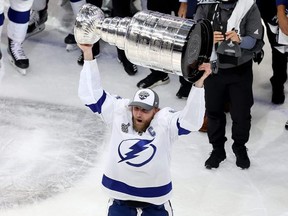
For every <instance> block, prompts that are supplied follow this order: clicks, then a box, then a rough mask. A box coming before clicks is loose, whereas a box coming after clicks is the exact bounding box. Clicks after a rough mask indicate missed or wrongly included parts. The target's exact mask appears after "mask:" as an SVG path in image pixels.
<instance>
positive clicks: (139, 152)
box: [118, 139, 157, 167]
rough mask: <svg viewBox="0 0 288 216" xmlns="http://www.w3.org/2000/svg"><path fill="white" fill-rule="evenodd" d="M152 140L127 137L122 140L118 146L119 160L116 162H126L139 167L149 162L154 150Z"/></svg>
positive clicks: (155, 149)
mask: <svg viewBox="0 0 288 216" xmlns="http://www.w3.org/2000/svg"><path fill="white" fill-rule="evenodd" d="M153 140H154V139H152V140H145V139H128V140H123V141H122V142H121V143H120V144H119V146H118V154H119V157H120V160H119V162H118V163H124V162H125V163H126V164H128V165H130V166H134V167H141V166H144V165H145V164H147V163H149V162H150V161H151V160H152V159H153V157H154V155H155V153H156V151H157V148H156V146H155V145H154V144H153V143H152V142H153Z"/></svg>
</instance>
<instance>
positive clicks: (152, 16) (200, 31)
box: [74, 4, 213, 82]
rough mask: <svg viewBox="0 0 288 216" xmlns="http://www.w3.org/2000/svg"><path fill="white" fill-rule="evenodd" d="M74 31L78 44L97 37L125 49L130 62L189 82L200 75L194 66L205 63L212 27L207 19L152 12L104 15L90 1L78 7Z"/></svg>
mask: <svg viewBox="0 0 288 216" xmlns="http://www.w3.org/2000/svg"><path fill="white" fill-rule="evenodd" d="M74 34H75V39H76V41H77V43H79V44H94V43H95V42H97V41H98V40H99V39H102V40H103V41H106V42H108V43H109V44H111V45H115V46H117V47H118V48H119V49H122V50H124V51H125V54H126V57H127V58H128V59H129V61H131V62H132V63H134V64H136V65H140V66H143V67H148V68H152V69H155V70H159V71H163V72H166V73H172V74H176V75H178V76H183V77H184V78H185V79H186V80H188V81H190V82H195V81H197V80H198V79H199V78H200V77H201V76H202V74H203V71H199V70H198V66H199V65H200V64H202V63H203V62H208V61H209V57H210V55H211V52H212V45H213V30H212V26H211V24H210V22H209V21H207V20H199V21H195V20H191V19H183V18H179V17H175V16H172V15H167V14H163V13H159V12H154V11H147V10H146V11H140V12H138V13H136V14H135V15H134V16H133V17H131V18H130V17H125V18H119V17H114V18H105V16H104V14H103V12H102V11H101V9H99V8H98V7H96V6H94V5H92V4H85V5H83V6H82V8H81V9H80V11H79V13H78V15H77V17H76V22H75V27H74Z"/></svg>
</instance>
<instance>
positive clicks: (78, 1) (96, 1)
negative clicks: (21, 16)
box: [26, 0, 102, 66]
mask: <svg viewBox="0 0 288 216" xmlns="http://www.w3.org/2000/svg"><path fill="white" fill-rule="evenodd" d="M48 3H49V0H37V1H34V3H33V5H32V12H31V16H30V20H29V26H28V29H27V36H26V38H28V37H31V36H33V35H35V34H37V33H39V32H41V31H43V30H44V29H45V22H46V21H47V20H48ZM85 3H90V4H93V5H95V6H97V7H99V8H101V7H102V0H70V4H71V7H72V10H73V14H74V15H75V16H76V15H77V13H78V11H79V10H80V8H81V7H82V6H83V5H84V4H85ZM64 42H65V43H66V44H67V47H66V50H67V51H72V50H74V49H75V48H77V44H76V40H75V37H74V32H73V30H72V31H71V33H69V34H68V35H67V36H66V37H65V39H64ZM93 54H94V56H95V57H98V56H99V55H100V44H99V41H98V42H97V43H95V44H94V45H93ZM77 63H78V64H79V65H81V66H82V65H83V63H84V62H83V54H82V53H81V54H80V56H79V58H78V59H77Z"/></svg>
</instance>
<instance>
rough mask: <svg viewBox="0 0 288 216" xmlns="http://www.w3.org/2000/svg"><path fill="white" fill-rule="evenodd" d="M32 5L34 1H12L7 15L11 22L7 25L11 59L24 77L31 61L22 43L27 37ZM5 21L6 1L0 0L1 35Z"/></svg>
mask: <svg viewBox="0 0 288 216" xmlns="http://www.w3.org/2000/svg"><path fill="white" fill-rule="evenodd" d="M32 4H33V0H26V1H16V0H10V7H9V9H8V15H7V16H8V20H9V21H8V24H7V35H8V54H9V58H10V61H11V63H12V64H13V66H15V67H16V69H17V71H18V72H20V73H21V74H23V75H25V74H26V70H27V68H28V67H29V59H28V58H27V56H26V55H25V53H24V49H23V47H22V43H23V41H24V39H25V36H26V32H27V28H28V22H29V16H30V9H31V6H32ZM3 21H4V0H0V33H1V32H2V27H3ZM0 56H2V54H1V55H0Z"/></svg>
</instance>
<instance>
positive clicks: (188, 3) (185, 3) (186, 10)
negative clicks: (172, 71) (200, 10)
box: [176, 0, 197, 99]
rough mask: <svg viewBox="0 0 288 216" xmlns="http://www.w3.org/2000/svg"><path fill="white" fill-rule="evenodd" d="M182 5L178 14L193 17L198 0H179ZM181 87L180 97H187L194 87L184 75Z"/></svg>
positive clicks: (181, 79)
mask: <svg viewBox="0 0 288 216" xmlns="http://www.w3.org/2000/svg"><path fill="white" fill-rule="evenodd" d="M179 2H180V3H181V4H180V7H179V11H178V16H179V17H181V18H187V19H193V17H194V14H195V12H196V8H197V0H179ZM179 82H180V88H179V90H178V92H177V93H176V96H177V97H178V98H179V99H182V98H184V99H186V98H187V97H188V94H189V92H190V89H191V88H192V83H190V82H188V81H186V80H185V79H184V78H183V77H181V76H180V77H179Z"/></svg>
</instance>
